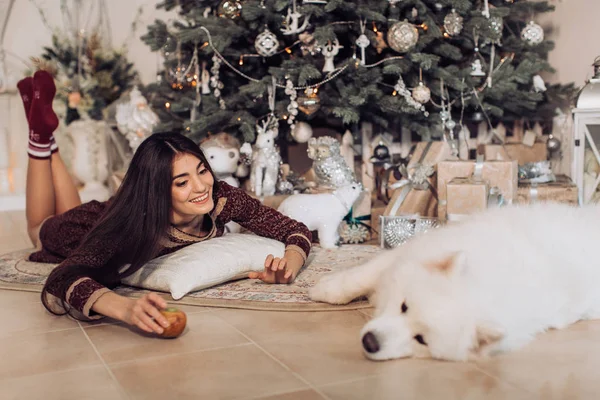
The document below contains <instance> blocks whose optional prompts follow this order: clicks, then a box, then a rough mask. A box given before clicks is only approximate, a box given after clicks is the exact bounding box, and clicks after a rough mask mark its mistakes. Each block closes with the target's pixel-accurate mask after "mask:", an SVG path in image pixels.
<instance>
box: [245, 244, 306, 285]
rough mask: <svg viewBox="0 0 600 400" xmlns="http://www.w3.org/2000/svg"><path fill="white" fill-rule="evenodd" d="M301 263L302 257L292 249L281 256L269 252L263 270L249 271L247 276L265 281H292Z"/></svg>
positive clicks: (302, 262)
mask: <svg viewBox="0 0 600 400" xmlns="http://www.w3.org/2000/svg"><path fill="white" fill-rule="evenodd" d="M303 265H304V259H303V258H302V256H301V255H300V254H299V253H298V252H296V251H294V250H288V251H286V252H285V254H284V256H283V258H279V257H274V256H273V255H272V254H269V255H268V256H267V259H266V260H265V270H264V271H261V272H250V273H249V274H248V278H250V279H260V280H261V281H263V282H265V283H292V282H294V280H295V279H296V276H297V275H298V272H300V269H301V268H302V266H303Z"/></svg>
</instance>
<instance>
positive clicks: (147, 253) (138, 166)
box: [42, 133, 218, 314]
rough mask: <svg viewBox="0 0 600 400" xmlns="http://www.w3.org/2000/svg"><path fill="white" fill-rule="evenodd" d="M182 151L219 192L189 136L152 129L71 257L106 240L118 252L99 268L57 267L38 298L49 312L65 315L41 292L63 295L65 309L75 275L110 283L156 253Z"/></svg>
mask: <svg viewBox="0 0 600 400" xmlns="http://www.w3.org/2000/svg"><path fill="white" fill-rule="evenodd" d="M185 153H187V154H190V155H193V156H195V157H197V158H198V159H199V160H200V161H202V163H203V164H204V166H205V167H206V168H207V169H208V171H209V172H210V174H211V175H212V176H213V178H215V181H214V182H215V183H214V186H213V194H214V193H216V192H217V189H218V182H217V179H216V177H215V174H214V173H213V171H212V169H211V168H210V165H209V163H208V161H207V160H206V157H205V156H204V154H203V153H202V151H201V150H200V148H199V146H198V145H197V144H196V143H194V142H193V141H192V140H191V139H189V138H187V137H185V136H183V135H182V134H179V133H156V134H153V135H151V136H150V137H148V138H147V139H146V140H144V141H143V142H142V143H141V145H140V146H139V147H138V149H137V151H136V152H135V154H134V156H133V159H132V160H131V164H130V166H129V168H128V170H127V173H126V174H125V177H124V179H123V182H122V183H121V186H120V187H119V189H118V191H117V193H116V194H115V196H114V197H113V198H112V199H111V201H110V204H109V205H108V207H107V209H106V211H105V212H104V213H103V215H102V217H101V218H100V219H99V221H98V222H97V223H96V225H95V226H94V227H93V228H92V229H91V230H90V231H89V232H88V233H87V235H86V236H85V237H84V238H83V240H82V242H81V244H80V245H79V247H78V248H77V249H76V250H75V251H74V252H73V254H72V256H73V255H84V254H86V250H87V249H90V248H92V249H98V248H99V247H100V248H102V246H106V244H107V243H108V244H110V249H116V252H115V253H114V254H111V255H110V261H109V262H108V263H107V264H106V265H102V266H101V267H96V268H94V267H90V266H85V265H79V264H73V263H71V264H69V263H66V265H59V266H58V267H56V268H55V269H54V270H53V271H52V272H51V273H50V275H49V276H48V279H47V280H46V284H45V285H44V289H43V290H42V302H43V304H44V306H45V307H46V308H47V309H48V310H49V311H50V312H52V313H54V314H64V313H57V312H55V311H53V310H52V309H51V307H49V305H48V302H47V298H46V297H47V296H46V295H45V294H46V291H47V290H48V288H49V287H50V286H51V287H52V289H53V290H51V291H52V292H55V293H53V294H56V295H59V297H60V298H61V299H63V300H62V305H63V308H64V310H66V312H69V307H68V306H67V304H65V300H64V299H65V295H66V292H67V290H68V286H69V285H71V284H72V283H73V282H74V281H75V280H76V279H78V278H82V277H90V278H92V279H94V280H96V281H97V282H99V283H101V284H103V285H105V286H108V287H111V288H112V287H114V286H116V285H118V284H119V283H120V280H121V279H122V278H123V277H125V276H127V275H130V274H132V273H134V272H135V271H136V270H138V269H139V268H140V267H142V266H143V265H144V264H146V263H147V262H148V261H150V260H151V259H152V258H154V257H156V256H157V255H158V253H159V251H160V249H161V245H160V240H161V239H162V238H163V237H164V236H165V234H166V232H167V230H168V228H169V225H170V221H169V217H170V211H171V185H172V167H173V161H174V159H175V157H176V156H177V155H179V154H185ZM106 251H109V249H108V248H107V249H106ZM126 264H131V265H130V266H129V267H128V268H127V269H126V270H125V271H120V269H121V268H122V267H123V266H124V265H126ZM56 292H58V293H56ZM66 312H65V313H66Z"/></svg>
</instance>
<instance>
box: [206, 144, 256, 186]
mask: <svg viewBox="0 0 600 400" xmlns="http://www.w3.org/2000/svg"><path fill="white" fill-rule="evenodd" d="M200 148H201V149H202V152H203V153H204V155H205V156H206V159H207V160H208V163H209V164H210V167H211V168H212V170H213V172H214V173H215V176H216V177H217V179H218V180H220V181H225V182H227V183H228V184H230V185H231V186H234V187H239V186H240V182H239V181H238V179H237V177H243V176H245V175H247V172H246V173H244V171H242V169H244V167H245V166H243V165H242V164H240V162H239V161H240V142H239V141H238V140H237V139H236V138H235V137H234V136H232V135H230V134H228V133H225V132H221V133H218V134H216V135H211V136H209V137H208V138H207V139H205V140H204V141H202V142H201V143H200Z"/></svg>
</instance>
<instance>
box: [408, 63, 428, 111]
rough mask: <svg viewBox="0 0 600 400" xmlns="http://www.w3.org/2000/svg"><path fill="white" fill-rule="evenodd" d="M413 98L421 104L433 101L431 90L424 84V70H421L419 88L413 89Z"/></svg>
mask: <svg viewBox="0 0 600 400" xmlns="http://www.w3.org/2000/svg"><path fill="white" fill-rule="evenodd" d="M412 98H413V99H415V100H416V101H418V102H419V103H421V104H425V103H427V102H428V101H429V100H430V99H431V90H429V88H428V87H427V86H425V84H424V83H423V70H421V69H419V86H417V87H416V88H414V89H413V91H412Z"/></svg>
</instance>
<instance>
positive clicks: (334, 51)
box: [321, 38, 368, 72]
mask: <svg viewBox="0 0 600 400" xmlns="http://www.w3.org/2000/svg"><path fill="white" fill-rule="evenodd" d="M367 40H368V39H367ZM343 48H344V46H340V42H339V41H338V40H337V38H335V40H334V41H333V43H332V42H331V41H329V42H327V45H326V46H324V47H323V48H322V49H321V53H322V54H323V56H324V57H325V65H324V66H323V72H333V71H335V65H334V64H333V58H334V57H335V56H337V55H338V53H339V52H340V49H343Z"/></svg>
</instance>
